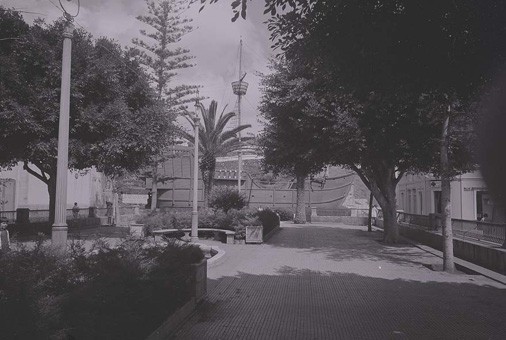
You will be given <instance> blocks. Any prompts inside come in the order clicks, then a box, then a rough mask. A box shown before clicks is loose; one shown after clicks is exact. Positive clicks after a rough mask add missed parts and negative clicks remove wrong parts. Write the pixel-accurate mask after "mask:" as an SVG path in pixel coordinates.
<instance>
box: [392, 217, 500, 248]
mask: <svg viewBox="0 0 506 340" xmlns="http://www.w3.org/2000/svg"><path fill="white" fill-rule="evenodd" d="M397 221H398V222H399V223H406V224H409V225H410V226H412V227H417V228H421V229H425V230H438V229H439V228H440V227H441V225H442V220H441V215H439V214H430V215H416V214H409V213H405V212H399V213H398V220H397ZM452 231H453V233H454V234H455V236H458V237H461V238H463V239H474V240H478V241H482V240H483V241H488V242H493V243H499V244H503V243H504V241H505V239H506V224H499V223H491V222H482V221H472V220H461V219H455V218H452Z"/></svg>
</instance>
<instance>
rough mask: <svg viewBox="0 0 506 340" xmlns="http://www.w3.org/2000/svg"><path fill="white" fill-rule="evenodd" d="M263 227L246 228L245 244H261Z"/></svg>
mask: <svg viewBox="0 0 506 340" xmlns="http://www.w3.org/2000/svg"><path fill="white" fill-rule="evenodd" d="M263 229H264V228H263V226H261V225H259V226H246V243H262V242H263Z"/></svg>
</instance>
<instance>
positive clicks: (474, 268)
mask: <svg viewBox="0 0 506 340" xmlns="http://www.w3.org/2000/svg"><path fill="white" fill-rule="evenodd" d="M374 228H375V229H376V231H381V232H383V229H380V228H378V227H373V230H374ZM400 237H401V238H402V239H403V240H405V241H406V242H408V243H409V244H411V245H413V246H415V247H417V248H418V249H421V250H423V251H425V252H427V253H429V254H432V255H434V256H437V257H439V258H441V259H442V258H443V252H442V251H439V250H437V249H434V248H431V247H429V246H426V245H423V244H421V243H418V242H415V241H413V240H411V239H409V238H407V237H404V236H400ZM454 262H455V264H458V265H459V266H462V267H464V268H466V269H468V270H469V271H471V272H475V273H477V274H480V275H481V276H485V277H486V278H489V279H491V280H494V281H496V282H499V283H502V284H503V285H506V276H505V275H502V274H500V273H497V272H494V271H493V270H490V269H487V268H483V267H481V266H478V265H477V264H474V263H471V262H468V261H465V260H462V259H460V258H458V257H456V256H454Z"/></svg>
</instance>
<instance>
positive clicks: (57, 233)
mask: <svg viewBox="0 0 506 340" xmlns="http://www.w3.org/2000/svg"><path fill="white" fill-rule="evenodd" d="M73 32H74V25H73V24H72V22H71V21H70V20H68V19H67V23H66V26H65V30H64V32H63V56H62V75H61V95H60V121H59V127H58V159H57V168H56V202H55V216H54V224H53V228H52V230H51V242H52V244H53V245H55V246H57V247H65V246H66V244H67V230H68V228H67V172H68V158H69V111H70V59H71V52H72V34H73Z"/></svg>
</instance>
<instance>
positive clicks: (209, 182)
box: [202, 165, 216, 208]
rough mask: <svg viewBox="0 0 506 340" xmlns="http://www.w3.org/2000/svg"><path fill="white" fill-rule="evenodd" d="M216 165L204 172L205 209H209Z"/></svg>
mask: <svg viewBox="0 0 506 340" xmlns="http://www.w3.org/2000/svg"><path fill="white" fill-rule="evenodd" d="M215 168H216V165H211V166H208V167H207V169H206V170H203V171H202V181H203V182H204V208H207V207H209V198H210V197H211V192H212V191H213V187H214V172H215Z"/></svg>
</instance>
